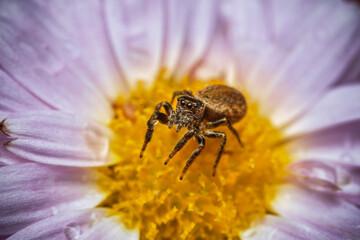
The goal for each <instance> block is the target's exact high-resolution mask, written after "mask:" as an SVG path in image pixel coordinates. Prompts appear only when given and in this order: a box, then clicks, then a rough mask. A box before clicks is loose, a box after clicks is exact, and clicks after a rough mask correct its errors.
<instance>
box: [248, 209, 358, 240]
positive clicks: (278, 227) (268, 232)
mask: <svg viewBox="0 0 360 240" xmlns="http://www.w3.org/2000/svg"><path fill="white" fill-rule="evenodd" d="M241 239H244V240H248V239H252V240H257V239H259V240H264V239H276V240H289V239H301V240H308V239H311V240H324V239H352V238H351V237H350V236H349V235H346V234H344V233H341V232H339V231H337V230H335V229H333V228H326V227H325V228H319V227H318V226H316V225H311V224H305V223H303V222H300V221H294V220H290V219H286V218H282V217H276V216H271V215H267V216H266V217H264V218H263V219H261V220H259V221H257V222H255V223H254V224H253V226H252V227H251V228H250V229H248V230H246V231H245V232H244V233H242V234H241Z"/></svg>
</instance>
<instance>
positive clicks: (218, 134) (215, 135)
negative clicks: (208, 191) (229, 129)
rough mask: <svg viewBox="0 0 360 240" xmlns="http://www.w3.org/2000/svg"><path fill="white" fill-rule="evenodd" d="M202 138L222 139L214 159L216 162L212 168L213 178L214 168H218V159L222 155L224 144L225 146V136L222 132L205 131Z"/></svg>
mask: <svg viewBox="0 0 360 240" xmlns="http://www.w3.org/2000/svg"><path fill="white" fill-rule="evenodd" d="M204 136H205V137H208V138H222V139H223V140H222V141H221V143H220V147H219V150H218V153H217V157H216V160H215V164H214V167H213V176H215V174H216V167H217V166H218V164H219V162H220V158H221V155H222V153H223V150H224V147H225V144H226V134H225V133H223V132H216V131H211V130H207V131H205V132H204Z"/></svg>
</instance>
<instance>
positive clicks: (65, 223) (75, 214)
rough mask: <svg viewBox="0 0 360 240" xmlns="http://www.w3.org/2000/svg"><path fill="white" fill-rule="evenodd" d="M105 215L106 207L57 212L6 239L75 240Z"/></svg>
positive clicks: (106, 212)
mask: <svg viewBox="0 0 360 240" xmlns="http://www.w3.org/2000/svg"><path fill="white" fill-rule="evenodd" d="M107 215H109V211H108V210H107V209H88V210H79V211H71V212H65V213H59V214H57V215H56V216H53V217H49V218H46V219H44V220H41V221H39V222H36V223H34V224H32V225H30V226H28V227H26V228H24V229H22V230H20V231H18V232H16V233H15V234H14V235H12V236H11V237H9V238H8V239H7V240H18V239H22V240H49V239H51V240H65V239H68V240H75V239H77V238H78V237H79V236H80V235H81V234H82V233H83V232H85V231H87V230H88V229H89V228H91V227H93V226H94V225H95V224H96V223H97V222H98V221H101V219H102V218H103V217H104V216H107Z"/></svg>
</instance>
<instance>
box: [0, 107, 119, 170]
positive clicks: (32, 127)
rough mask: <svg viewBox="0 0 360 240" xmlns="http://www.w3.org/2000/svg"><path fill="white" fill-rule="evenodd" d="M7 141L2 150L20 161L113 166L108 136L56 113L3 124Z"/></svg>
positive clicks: (26, 116) (80, 120)
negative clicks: (7, 136) (20, 159)
mask: <svg viewBox="0 0 360 240" xmlns="http://www.w3.org/2000/svg"><path fill="white" fill-rule="evenodd" d="M2 130H3V131H4V132H6V133H7V134H8V135H9V137H10V141H8V142H6V143H5V148H6V149H7V150H8V151H10V152H11V153H13V154H15V155H17V156H20V157H22V158H25V159H28V160H32V161H37V162H42V163H48V164H56V165H64V166H81V167H85V166H102V165H108V164H111V163H113V161H114V159H113V158H112V157H111V156H110V154H109V144H110V143H109V142H110V138H111V132H110V130H109V129H107V128H106V127H104V126H102V125H100V124H98V123H96V122H94V121H91V120H88V119H84V118H81V117H77V116H74V115H71V114H66V113H62V112H58V111H48V112H29V113H24V114H21V113H17V114H14V115H11V116H9V117H8V118H6V119H5V120H4V122H3V127H2Z"/></svg>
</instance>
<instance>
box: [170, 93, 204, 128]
mask: <svg viewBox="0 0 360 240" xmlns="http://www.w3.org/2000/svg"><path fill="white" fill-rule="evenodd" d="M204 112H205V105H204V103H203V102H202V101H200V100H198V99H196V98H194V97H192V96H181V97H179V98H178V101H177V105H176V112H175V117H174V119H175V121H174V124H175V125H177V127H176V131H177V132H179V131H180V129H181V128H183V127H194V126H195V127H196V126H198V125H199V124H200V122H201V121H202V119H203V116H204Z"/></svg>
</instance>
